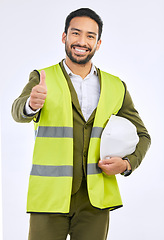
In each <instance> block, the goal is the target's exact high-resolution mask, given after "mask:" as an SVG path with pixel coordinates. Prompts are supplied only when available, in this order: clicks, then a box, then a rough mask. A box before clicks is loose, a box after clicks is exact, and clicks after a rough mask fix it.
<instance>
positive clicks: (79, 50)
mask: <svg viewBox="0 0 164 240" xmlns="http://www.w3.org/2000/svg"><path fill="white" fill-rule="evenodd" d="M75 50H76V51H78V52H83V53H85V52H86V50H83V49H78V48H75Z"/></svg>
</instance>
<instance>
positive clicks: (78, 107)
mask: <svg viewBox="0 0 164 240" xmlns="http://www.w3.org/2000/svg"><path fill="white" fill-rule="evenodd" d="M63 62H64V59H63V60H62V61H61V62H60V63H59V65H60V67H61V69H62V71H63V74H64V76H65V78H66V80H67V83H68V86H69V89H70V92H71V99H72V103H73V105H74V106H75V108H76V110H77V111H78V113H79V114H80V115H81V116H82V118H83V120H84V121H85V122H86V120H85V118H84V116H83V113H82V111H81V107H80V104H79V101H78V97H77V94H76V91H75V89H74V86H73V84H72V81H71V79H70V76H69V75H68V74H69V72H68V73H67V71H66V70H65V67H64V64H63ZM67 68H68V67H67ZM68 69H69V68H68ZM69 71H70V72H71V70H70V69H69ZM91 71H94V72H92V74H93V73H95V72H96V74H97V75H98V77H99V81H100V73H99V69H97V68H96V67H95V66H94V65H93V66H92V70H91ZM90 73H91V72H90ZM100 82H101V81H100ZM100 87H101V84H100ZM96 109H97V108H96ZM96 109H95V110H94V111H93V112H92V114H91V116H90V117H89V119H88V120H87V123H90V122H91V121H93V119H94V117H95V113H96Z"/></svg>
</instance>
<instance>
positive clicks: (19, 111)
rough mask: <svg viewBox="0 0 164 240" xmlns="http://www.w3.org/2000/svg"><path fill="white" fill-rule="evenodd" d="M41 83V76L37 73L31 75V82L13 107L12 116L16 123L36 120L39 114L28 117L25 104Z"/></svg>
mask: <svg viewBox="0 0 164 240" xmlns="http://www.w3.org/2000/svg"><path fill="white" fill-rule="evenodd" d="M38 83H39V75H38V73H37V72H36V71H33V72H32V73H31V74H30V78H29V82H28V84H27V85H26V86H25V88H24V89H23V91H22V93H21V95H20V96H19V97H18V98H17V99H16V100H15V101H14V103H13V105H12V110H11V113H12V116H13V118H14V120H15V121H16V122H22V123H28V122H30V121H32V120H33V119H34V118H37V116H38V114H39V113H36V114H35V115H27V114H26V112H25V104H26V101H27V99H28V98H29V97H30V93H31V90H32V88H33V87H34V86H36V85H37V84H38Z"/></svg>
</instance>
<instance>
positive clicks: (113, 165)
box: [98, 157, 126, 175]
mask: <svg viewBox="0 0 164 240" xmlns="http://www.w3.org/2000/svg"><path fill="white" fill-rule="evenodd" d="M125 165H126V163H125V161H124V160H122V158H120V157H112V158H110V159H103V160H100V161H99V162H98V166H99V167H100V168H101V169H102V171H103V172H105V173H106V174H107V175H115V174H118V173H122V172H123V171H124V170H125V169H126V166H125Z"/></svg>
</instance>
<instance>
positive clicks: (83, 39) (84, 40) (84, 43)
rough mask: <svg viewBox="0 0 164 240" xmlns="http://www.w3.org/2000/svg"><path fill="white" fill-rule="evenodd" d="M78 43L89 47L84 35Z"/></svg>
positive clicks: (81, 35)
mask: <svg viewBox="0 0 164 240" xmlns="http://www.w3.org/2000/svg"><path fill="white" fill-rule="evenodd" d="M78 43H79V45H81V46H87V41H86V37H85V35H83V34H80V36H79V38H78Z"/></svg>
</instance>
